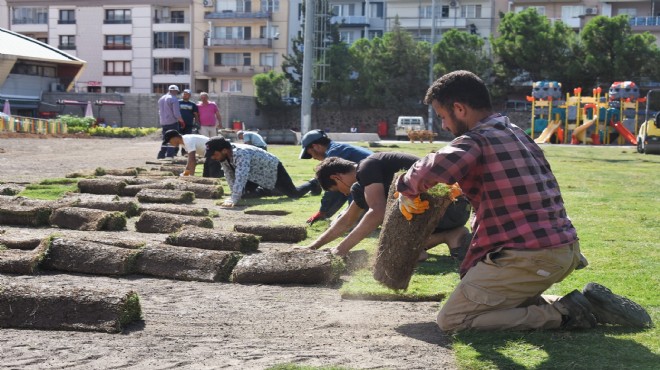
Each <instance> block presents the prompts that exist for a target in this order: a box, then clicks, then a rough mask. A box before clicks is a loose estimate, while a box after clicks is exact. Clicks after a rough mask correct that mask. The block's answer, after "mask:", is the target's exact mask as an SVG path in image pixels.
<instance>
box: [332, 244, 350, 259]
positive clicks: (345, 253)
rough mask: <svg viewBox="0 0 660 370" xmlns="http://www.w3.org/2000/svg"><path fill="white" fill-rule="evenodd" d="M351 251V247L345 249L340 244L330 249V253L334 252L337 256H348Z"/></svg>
mask: <svg viewBox="0 0 660 370" xmlns="http://www.w3.org/2000/svg"><path fill="white" fill-rule="evenodd" d="M349 251H350V249H349V250H344V248H340V247H339V246H336V247H334V248H332V249H331V250H330V253H332V254H333V255H335V256H339V257H346V256H348V252H349Z"/></svg>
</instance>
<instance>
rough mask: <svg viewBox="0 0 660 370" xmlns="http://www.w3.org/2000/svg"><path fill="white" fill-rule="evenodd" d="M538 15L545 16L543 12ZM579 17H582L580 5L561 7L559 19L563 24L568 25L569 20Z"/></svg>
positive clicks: (582, 8) (582, 11)
mask: <svg viewBox="0 0 660 370" xmlns="http://www.w3.org/2000/svg"><path fill="white" fill-rule="evenodd" d="M537 12H538V9H537ZM539 14H545V12H544V13H539ZM581 15H584V6H582V5H574V6H570V5H569V6H562V7H561V19H562V21H564V23H568V20H570V19H571V18H578V17H580V16H581Z"/></svg>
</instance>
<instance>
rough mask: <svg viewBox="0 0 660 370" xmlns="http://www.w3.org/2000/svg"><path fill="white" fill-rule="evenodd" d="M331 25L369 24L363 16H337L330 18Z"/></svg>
mask: <svg viewBox="0 0 660 370" xmlns="http://www.w3.org/2000/svg"><path fill="white" fill-rule="evenodd" d="M330 23H332V24H335V23H339V24H343V25H365V24H369V22H368V21H367V17H365V16H361V15H351V16H346V17H341V16H335V17H332V18H330Z"/></svg>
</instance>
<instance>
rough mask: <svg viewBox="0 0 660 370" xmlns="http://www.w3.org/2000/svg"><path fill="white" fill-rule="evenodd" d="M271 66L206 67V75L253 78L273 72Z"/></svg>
mask: <svg viewBox="0 0 660 370" xmlns="http://www.w3.org/2000/svg"><path fill="white" fill-rule="evenodd" d="M272 70H273V67H271V66H209V65H204V74H205V75H207V76H210V77H252V76H254V75H256V74H259V73H266V72H269V71H272Z"/></svg>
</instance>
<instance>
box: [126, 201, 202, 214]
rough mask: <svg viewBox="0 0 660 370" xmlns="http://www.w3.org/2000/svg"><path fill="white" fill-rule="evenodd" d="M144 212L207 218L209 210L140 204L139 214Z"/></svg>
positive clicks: (181, 206) (170, 205) (175, 205)
mask: <svg viewBox="0 0 660 370" xmlns="http://www.w3.org/2000/svg"><path fill="white" fill-rule="evenodd" d="M144 211H154V212H164V213H172V214H177V215H184V216H208V215H209V214H210V212H209V209H208V208H206V207H203V208H196V207H192V206H183V205H177V204H158V203H153V204H140V208H139V213H142V212H144Z"/></svg>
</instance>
